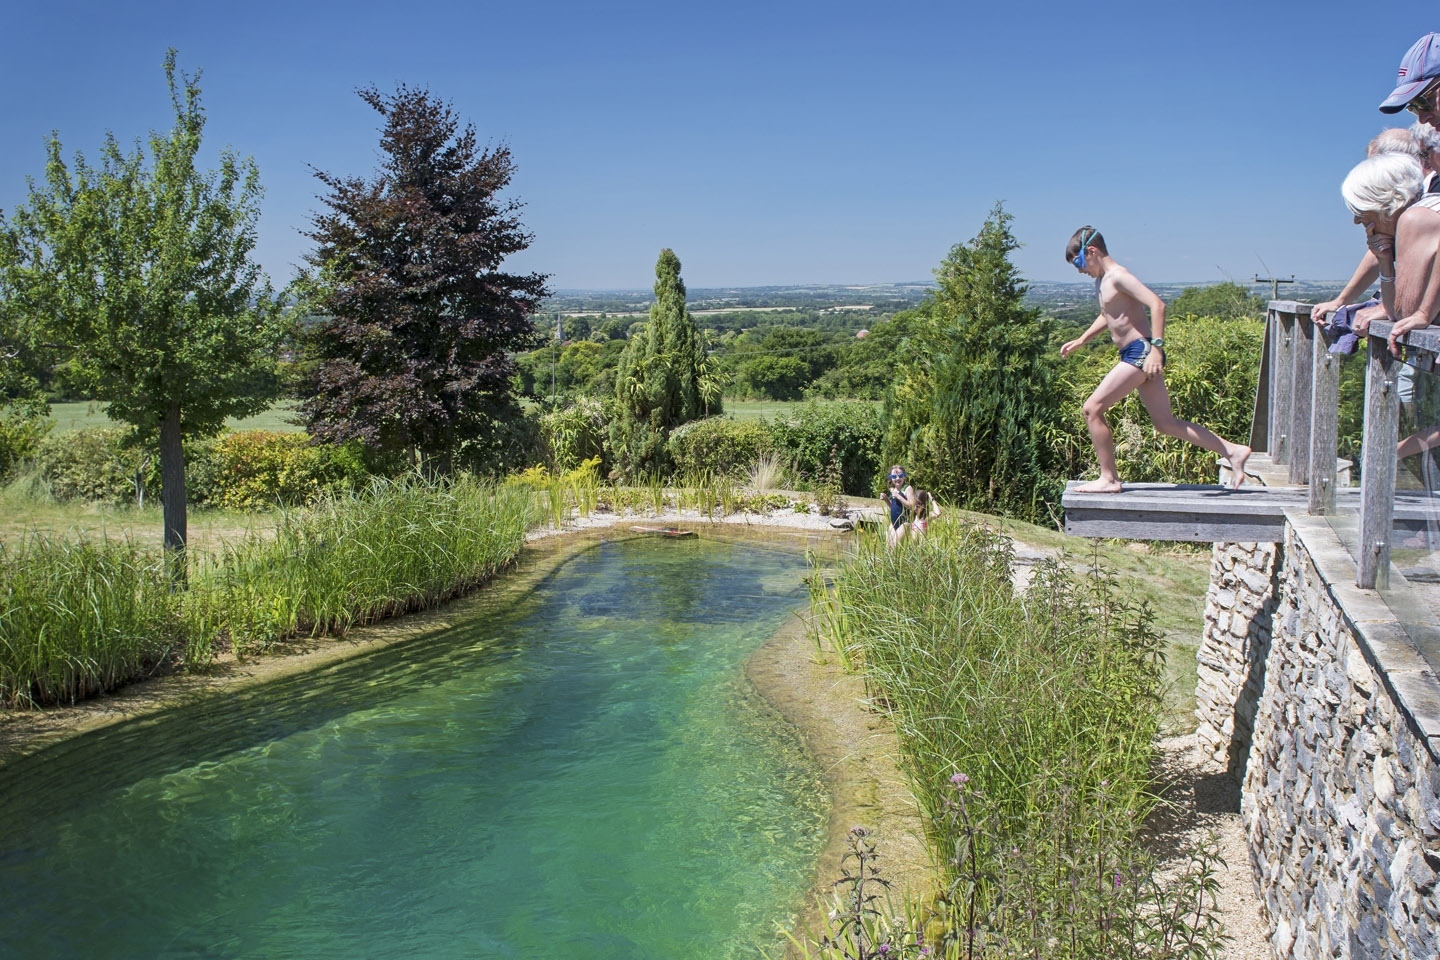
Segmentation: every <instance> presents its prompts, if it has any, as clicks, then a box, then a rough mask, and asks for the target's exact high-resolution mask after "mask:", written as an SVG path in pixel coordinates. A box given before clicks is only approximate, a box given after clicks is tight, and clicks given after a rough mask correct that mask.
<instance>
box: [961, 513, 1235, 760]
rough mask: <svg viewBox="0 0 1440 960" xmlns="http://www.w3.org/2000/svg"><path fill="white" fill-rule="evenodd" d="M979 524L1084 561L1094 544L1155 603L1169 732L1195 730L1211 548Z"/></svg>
mask: <svg viewBox="0 0 1440 960" xmlns="http://www.w3.org/2000/svg"><path fill="white" fill-rule="evenodd" d="M970 516H972V517H973V518H974V519H975V520H977V521H979V522H983V523H987V524H990V525H992V526H996V527H999V528H1000V529H1002V530H1004V531H1005V532H1006V533H1008V534H1009V535H1010V536H1011V537H1012V538H1014V539H1015V540H1017V541H1019V542H1020V543H1023V544H1025V545H1027V546H1030V547H1034V548H1037V549H1043V550H1063V551H1067V552H1068V553H1069V554H1070V555H1071V556H1072V557H1073V558H1074V559H1075V561H1076V562H1078V563H1084V562H1088V560H1089V557H1090V550H1091V549H1092V546H1098V549H1099V551H1100V556H1101V558H1102V559H1103V560H1104V561H1105V563H1106V565H1108V566H1109V567H1110V568H1111V569H1112V570H1114V571H1115V572H1116V573H1117V574H1118V575H1119V577H1120V582H1121V584H1122V585H1123V586H1125V587H1126V588H1128V589H1131V590H1134V591H1135V592H1136V593H1138V594H1139V595H1140V596H1142V597H1145V598H1147V599H1149V601H1150V607H1151V609H1152V610H1153V611H1154V612H1155V623H1156V626H1157V627H1159V629H1160V630H1162V631H1163V632H1164V633H1165V636H1166V639H1167V641H1168V649H1167V651H1166V665H1165V674H1166V681H1167V690H1166V704H1167V707H1168V709H1167V715H1166V718H1165V729H1164V732H1165V733H1167V734H1180V733H1188V732H1190V731H1191V730H1194V729H1195V681H1196V671H1195V651H1196V649H1197V648H1198V647H1199V646H1200V632H1201V630H1202V628H1203V627H1204V617H1205V591H1206V590H1207V589H1209V586H1210V551H1209V550H1208V549H1206V548H1205V545H1203V544H1201V545H1199V548H1198V549H1196V548H1192V547H1191V546H1189V545H1188V544H1163V543H1147V542H1142V541H1129V542H1127V541H1120V540H1101V541H1097V542H1092V541H1089V540H1082V539H1079V538H1076V537H1067V536H1066V535H1065V534H1063V533H1060V532H1058V531H1056V530H1052V529H1048V528H1046V527H1037V526H1033V525H1031V524H1028V523H1022V522H1020V521H1018V520H1006V519H1001V518H998V517H990V516H985V515H983V514H970Z"/></svg>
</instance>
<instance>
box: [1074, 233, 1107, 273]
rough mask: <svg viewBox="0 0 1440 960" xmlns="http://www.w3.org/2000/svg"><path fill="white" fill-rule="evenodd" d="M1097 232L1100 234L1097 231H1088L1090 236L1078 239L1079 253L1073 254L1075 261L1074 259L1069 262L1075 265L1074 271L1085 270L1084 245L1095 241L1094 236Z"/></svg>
mask: <svg viewBox="0 0 1440 960" xmlns="http://www.w3.org/2000/svg"><path fill="white" fill-rule="evenodd" d="M1099 232H1100V231H1099V230H1091V231H1090V236H1088V237H1081V238H1080V252H1079V253H1077V254H1075V259H1074V260H1071V261H1070V262H1071V263H1073V264H1075V269H1076V270H1084V269H1085V245H1086V244H1088V243H1089V242H1090V241H1091V240H1094V239H1095V234H1097V233H1099Z"/></svg>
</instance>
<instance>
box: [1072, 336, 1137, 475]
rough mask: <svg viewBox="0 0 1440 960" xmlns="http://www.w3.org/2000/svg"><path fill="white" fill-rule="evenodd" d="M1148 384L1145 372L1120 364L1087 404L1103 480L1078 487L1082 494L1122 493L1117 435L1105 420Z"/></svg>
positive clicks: (1087, 424)
mask: <svg viewBox="0 0 1440 960" xmlns="http://www.w3.org/2000/svg"><path fill="white" fill-rule="evenodd" d="M1144 380H1145V371H1143V370H1141V369H1139V368H1138V367H1132V366H1131V365H1130V364H1128V363H1117V364H1115V366H1114V368H1112V369H1111V371H1110V372H1109V373H1107V374H1105V379H1103V380H1101V381H1100V385H1099V386H1098V387H1096V388H1095V392H1094V393H1092V394H1090V399H1089V400H1086V401H1085V425H1086V426H1088V427H1089V428H1090V442H1091V443H1093V444H1095V459H1096V460H1098V461H1099V462H1100V478H1099V479H1098V480H1091V481H1090V482H1089V483H1082V484H1081V485H1080V486H1078V487H1076V488H1075V490H1076V492H1078V493H1119V492H1120V490H1121V485H1120V472H1119V470H1118V469H1117V468H1116V466H1115V433H1114V431H1112V430H1111V429H1110V424H1109V423H1108V422H1106V420H1105V413H1106V411H1108V410H1109V409H1110V408H1111V407H1113V406H1115V404H1117V403H1119V402H1120V401H1121V400H1124V399H1125V398H1126V397H1128V396H1129V395H1130V393H1131V392H1132V391H1133V390H1134V389H1135V388H1136V387H1137V386H1139V385H1140V384H1141V383H1143V382H1144Z"/></svg>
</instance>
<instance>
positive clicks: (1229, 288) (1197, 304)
mask: <svg viewBox="0 0 1440 960" xmlns="http://www.w3.org/2000/svg"><path fill="white" fill-rule="evenodd" d="M1166 314H1167V315H1168V316H1171V317H1186V316H1193V317H1218V318H1220V319H1221V320H1235V319H1238V318H1240V317H1263V316H1264V315H1265V301H1264V300H1263V299H1261V298H1260V297H1258V296H1256V295H1255V294H1253V293H1251V292H1250V291H1249V290H1246V289H1245V288H1244V287H1242V286H1240V285H1239V284H1238V283H1232V282H1230V281H1229V280H1226V281H1225V282H1224V283H1212V284H1210V285H1209V286H1207V287H1186V288H1185V289H1184V290H1181V291H1180V295H1179V296H1177V297H1176V298H1175V299H1174V300H1173V301H1171V302H1170V305H1169V308H1168V309H1167V310H1166Z"/></svg>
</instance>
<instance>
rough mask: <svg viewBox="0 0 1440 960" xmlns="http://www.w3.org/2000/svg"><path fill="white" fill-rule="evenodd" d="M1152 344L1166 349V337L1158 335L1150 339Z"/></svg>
mask: <svg viewBox="0 0 1440 960" xmlns="http://www.w3.org/2000/svg"><path fill="white" fill-rule="evenodd" d="M1150 346H1152V347H1159V348H1160V349H1161V350H1164V349H1165V338H1164V337H1156V338H1154V339H1153V340H1151V341H1150Z"/></svg>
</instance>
